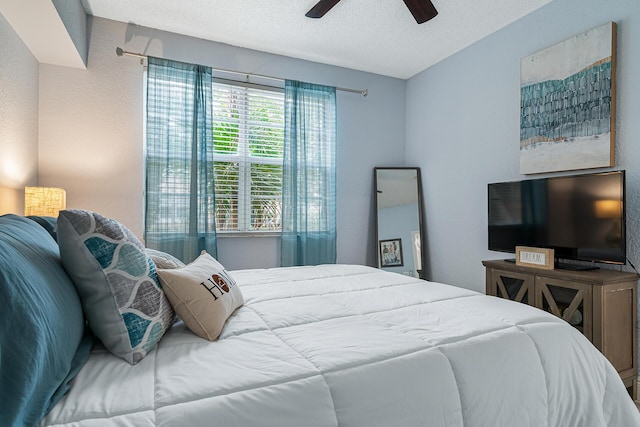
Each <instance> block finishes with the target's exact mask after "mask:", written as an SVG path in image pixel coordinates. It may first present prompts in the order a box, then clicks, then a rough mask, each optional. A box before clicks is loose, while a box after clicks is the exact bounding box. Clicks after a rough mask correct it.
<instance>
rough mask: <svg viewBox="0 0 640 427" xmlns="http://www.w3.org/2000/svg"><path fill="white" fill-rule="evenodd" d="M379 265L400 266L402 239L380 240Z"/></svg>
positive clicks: (401, 264) (401, 263) (401, 261)
mask: <svg viewBox="0 0 640 427" xmlns="http://www.w3.org/2000/svg"><path fill="white" fill-rule="evenodd" d="M378 243H379V247H380V266H381V267H402V266H403V265H404V260H403V259H402V239H400V238H398V239H389V240H380V241H379V242H378Z"/></svg>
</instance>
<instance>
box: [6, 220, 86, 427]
mask: <svg viewBox="0 0 640 427" xmlns="http://www.w3.org/2000/svg"><path fill="white" fill-rule="evenodd" d="M0 307H2V308H1V313H2V314H1V315H0V425H2V426H32V425H35V424H37V423H38V422H39V421H40V419H42V417H44V415H46V413H47V412H48V410H49V409H50V408H51V407H52V406H53V405H54V404H55V403H56V402H57V401H58V400H59V399H60V398H61V397H62V396H63V395H64V394H65V393H66V392H67V390H68V389H69V381H71V379H72V378H73V377H74V376H75V375H76V373H77V372H78V371H79V370H80V368H81V367H82V366H83V365H84V363H85V362H86V361H87V358H88V357H89V351H90V349H91V344H92V340H91V338H90V336H89V335H85V320H84V317H83V316H82V306H81V305H80V299H79V298H78V293H77V292H76V289H75V288H74V286H73V283H71V280H70V279H69V276H67V274H66V273H65V271H64V269H63V267H62V264H61V263H60V255H59V252H58V246H57V245H56V242H55V241H54V240H53V239H52V238H51V236H50V235H49V234H48V233H47V231H45V229H44V228H42V227H41V226H40V225H38V224H37V223H35V222H33V221H31V220H29V219H26V218H23V217H19V216H16V215H4V216H0Z"/></svg>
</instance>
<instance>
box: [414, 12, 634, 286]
mask: <svg viewBox="0 0 640 427" xmlns="http://www.w3.org/2000/svg"><path fill="white" fill-rule="evenodd" d="M608 21H615V22H617V24H618V39H617V41H618V51H617V53H618V63H617V64H618V71H617V89H618V96H617V116H616V121H617V141H616V166H617V168H621V169H626V170H627V190H628V193H627V230H628V242H627V243H628V257H629V258H630V259H631V260H632V262H633V263H634V264H635V265H640V227H639V221H640V150H638V141H640V120H638V117H640V103H639V102H638V99H639V98H640V79H639V78H638V73H639V72H640V56H639V55H638V41H639V40H640V2H638V1H637V0H608V1H606V2H604V1H599V0H555V1H553V2H551V3H549V4H548V5H546V6H544V7H542V8H541V9H539V10H537V11H536V12H534V13H532V14H531V15H528V16H526V17H524V18H523V19H521V20H519V21H517V22H515V23H514V24H512V25H510V26H508V27H506V28H504V29H502V30H501V31H499V32H497V33H495V34H493V35H491V36H489V37H487V38H485V39H483V40H481V41H480V42H478V43H476V44H474V45H472V46H471V47H469V48H467V49H465V50H463V51H461V52H459V53H458V54H456V55H454V56H453V57H451V58H449V59H447V60H445V61H443V62H441V63H439V64H437V65H435V66H433V67H431V68H429V69H427V70H425V71H423V72H422V73H420V74H419V75H417V76H415V77H413V78H412V79H410V80H409V81H408V82H407V107H406V111H407V115H406V138H407V143H406V144H407V146H406V153H407V159H419V161H418V166H421V167H422V174H423V175H422V176H423V182H424V197H425V218H426V224H427V233H426V234H427V251H428V253H427V255H428V260H429V264H430V271H431V274H430V277H431V278H432V279H433V280H436V281H441V282H445V283H451V284H456V285H460V286H463V287H466V288H469V289H474V290H477V291H484V287H485V276H484V269H483V266H482V264H481V261H482V260H483V259H496V258H505V257H506V256H505V254H501V253H497V252H490V251H488V250H487V188H486V186H487V184H488V183H490V182H497V181H506V180H517V179H526V178H527V176H523V175H520V174H519V139H520V133H519V126H520V122H519V120H520V118H519V113H520V110H519V109H520V59H521V58H522V57H524V56H527V55H529V54H531V53H533V52H536V51H538V50H540V49H543V48H545V47H547V46H550V45H553V44H555V43H558V42H560V41H563V40H565V39H567V38H570V37H573V36H574V35H576V34H579V33H581V32H584V31H586V30H588V29H590V28H593V27H596V26H599V25H601V24H604V23H605V22H608ZM574 172H575V171H574ZM627 269H628V267H627Z"/></svg>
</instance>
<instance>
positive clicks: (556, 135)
mask: <svg viewBox="0 0 640 427" xmlns="http://www.w3.org/2000/svg"><path fill="white" fill-rule="evenodd" d="M615 40H616V26H615V23H614V22H609V23H607V24H605V25H602V26H600V27H597V28H593V29H591V30H589V31H587V32H585V33H582V34H579V35H577V36H575V37H573V38H571V39H569V40H565V41H563V42H561V43H558V44H556V45H554V46H551V47H548V48H546V49H543V50H541V51H539V52H536V53H534V54H532V55H529V56H527V57H525V58H523V59H522V61H521V68H520V173H522V174H534V173H542V172H555V171H564V170H576V169H589V168H599V167H609V166H613V165H614V158H613V157H614V152H615V150H614V142H615V141H614V140H615Z"/></svg>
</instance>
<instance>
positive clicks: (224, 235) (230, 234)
mask: <svg viewBox="0 0 640 427" xmlns="http://www.w3.org/2000/svg"><path fill="white" fill-rule="evenodd" d="M280 236H282V232H281V231H218V232H217V233H216V237H217V238H223V239H226V238H227V237H242V238H247V237H278V238H279V237H280Z"/></svg>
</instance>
